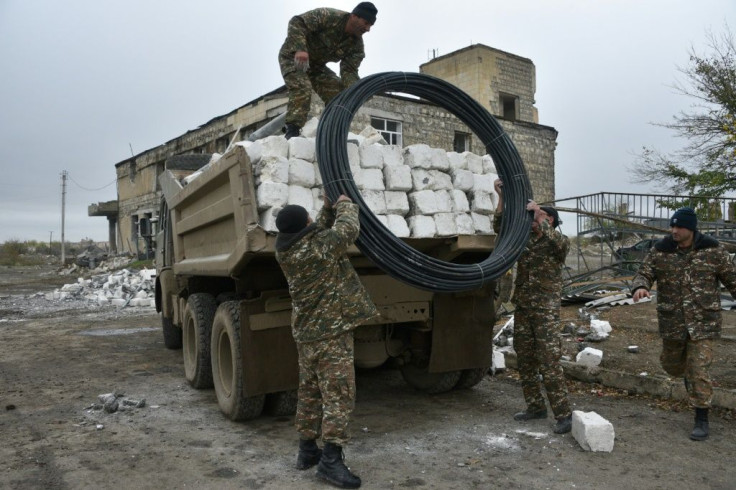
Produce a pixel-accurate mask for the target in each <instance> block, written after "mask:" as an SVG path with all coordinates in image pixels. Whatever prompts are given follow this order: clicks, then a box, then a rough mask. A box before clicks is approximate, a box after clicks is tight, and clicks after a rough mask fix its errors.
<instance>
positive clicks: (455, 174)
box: [450, 169, 475, 192]
mask: <svg viewBox="0 0 736 490" xmlns="http://www.w3.org/2000/svg"><path fill="white" fill-rule="evenodd" d="M450 175H451V176H452V186H453V187H454V188H455V189H458V190H461V191H465V192H468V191H471V190H473V186H474V185H475V178H473V172H471V171H470V170H463V169H454V170H451V172H450Z"/></svg>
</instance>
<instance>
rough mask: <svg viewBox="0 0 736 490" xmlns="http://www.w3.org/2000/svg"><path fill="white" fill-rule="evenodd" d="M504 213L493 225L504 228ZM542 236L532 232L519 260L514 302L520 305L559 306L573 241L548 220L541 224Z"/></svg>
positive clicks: (525, 306)
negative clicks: (565, 267) (565, 268)
mask: <svg viewBox="0 0 736 490" xmlns="http://www.w3.org/2000/svg"><path fill="white" fill-rule="evenodd" d="M501 220H502V215H501V213H496V215H495V216H494V217H493V229H494V230H495V231H496V233H498V232H499V231H500V229H501ZM539 228H540V230H541V231H542V234H541V236H537V234H536V233H534V232H532V233H531V235H530V236H529V241H528V242H527V243H526V247H524V251H523V252H522V253H521V255H520V256H519V260H518V261H517V263H516V281H515V282H514V304H515V305H516V307H517V308H559V307H560V294H561V293H562V268H563V267H564V266H565V258H566V257H567V252H568V250H569V249H570V241H569V240H568V239H567V237H566V236H565V235H563V234H562V233H560V232H559V231H557V230H556V229H555V228H553V227H552V225H550V224H549V222H547V221H543V222H542V223H541V224H540V225H539Z"/></svg>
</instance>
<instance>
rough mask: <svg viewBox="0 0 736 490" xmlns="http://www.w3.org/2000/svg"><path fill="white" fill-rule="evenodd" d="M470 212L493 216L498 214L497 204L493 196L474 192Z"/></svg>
mask: <svg viewBox="0 0 736 490" xmlns="http://www.w3.org/2000/svg"><path fill="white" fill-rule="evenodd" d="M470 210H471V211H473V212H474V213H478V214H493V213H495V212H496V204H495V203H494V202H493V196H492V195H491V194H489V193H488V192H480V191H479V192H473V194H472V200H471V203H470Z"/></svg>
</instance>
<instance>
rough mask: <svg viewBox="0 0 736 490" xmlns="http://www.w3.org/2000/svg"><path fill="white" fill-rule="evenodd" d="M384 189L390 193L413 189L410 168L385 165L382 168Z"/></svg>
mask: <svg viewBox="0 0 736 490" xmlns="http://www.w3.org/2000/svg"><path fill="white" fill-rule="evenodd" d="M383 178H384V181H385V183H386V189H388V190H390V191H404V192H406V191H410V190H412V188H413V185H414V184H413V182H412V175H411V168H409V166H408V165H395V166H389V165H386V166H385V167H383Z"/></svg>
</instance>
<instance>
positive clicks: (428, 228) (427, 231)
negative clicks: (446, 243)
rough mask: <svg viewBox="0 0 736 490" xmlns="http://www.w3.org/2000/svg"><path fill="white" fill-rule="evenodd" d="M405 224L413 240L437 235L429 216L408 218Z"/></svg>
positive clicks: (432, 220)
mask: <svg viewBox="0 0 736 490" xmlns="http://www.w3.org/2000/svg"><path fill="white" fill-rule="evenodd" d="M423 192H424V191H423ZM428 192H432V191H428ZM407 222H408V224H409V229H410V230H411V236H412V237H414V238H432V237H433V236H435V234H436V233H437V228H436V226H435V224H434V219H433V218H432V217H431V216H421V215H420V216H410V217H409V219H408V220H407Z"/></svg>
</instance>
